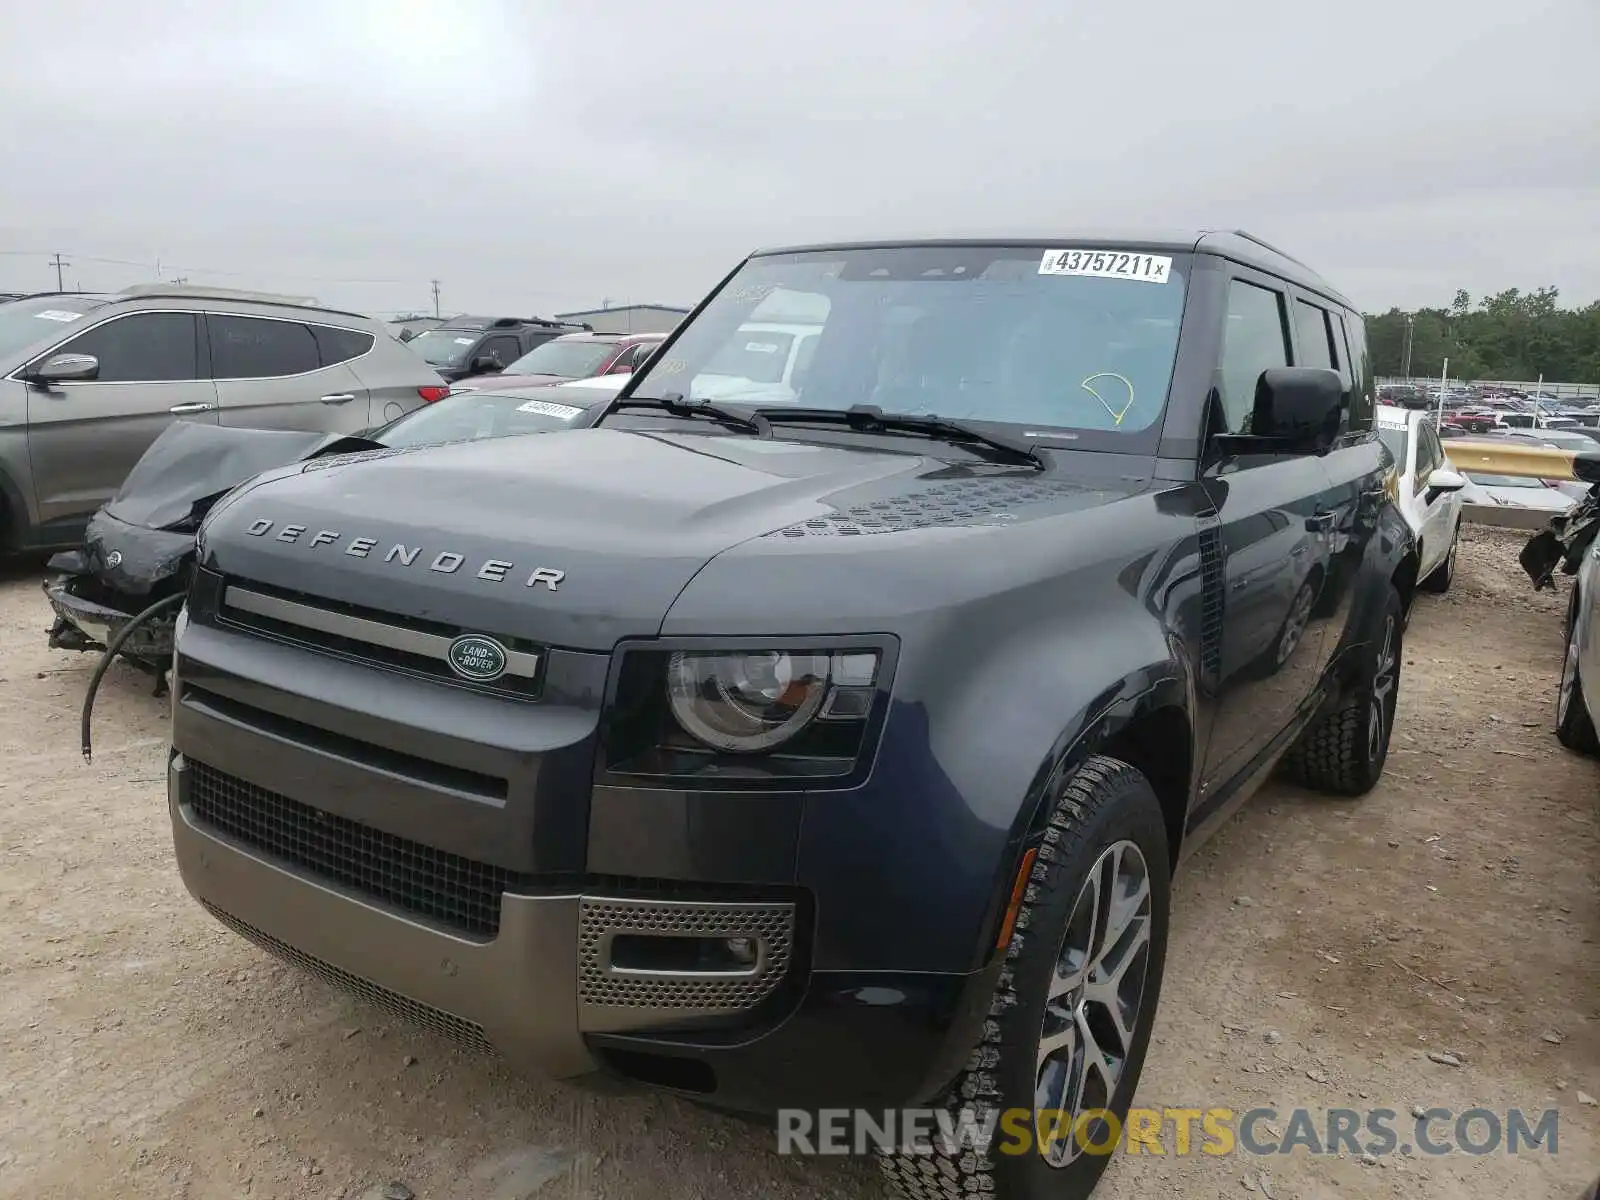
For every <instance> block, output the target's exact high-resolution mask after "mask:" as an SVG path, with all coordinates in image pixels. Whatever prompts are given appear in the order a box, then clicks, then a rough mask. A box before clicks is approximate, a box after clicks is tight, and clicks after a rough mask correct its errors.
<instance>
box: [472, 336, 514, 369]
mask: <svg viewBox="0 0 1600 1200" xmlns="http://www.w3.org/2000/svg"><path fill="white" fill-rule="evenodd" d="M485 354H487V355H492V356H493V357H495V358H498V359H499V360H500V365H501V366H502V367H509V366H510V365H511V364H512V363H514V362H516V361H517V359H519V358H521V357H522V350H521V347H519V346H518V344H517V339H516V338H514V337H506V336H500V337H492V338H490V339H489V340H488V341H486V342H484V343H483V345H481V346H479V347H478V349H477V351H476V352H475V353H474V354H473V356H472V357H473V358H479V357H482V356H483V355H485Z"/></svg>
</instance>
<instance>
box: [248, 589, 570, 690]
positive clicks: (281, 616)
mask: <svg viewBox="0 0 1600 1200" xmlns="http://www.w3.org/2000/svg"><path fill="white" fill-rule="evenodd" d="M222 604H223V607H224V608H235V609H238V610H239V611H240V612H247V613H254V614H255V615H256V616H258V617H266V618H267V619H268V620H270V621H281V622H283V624H285V625H298V626H299V627H300V628H302V629H310V630H314V631H316V632H317V633H326V634H329V635H331V636H333V637H342V638H349V639H350V640H352V641H356V642H366V643H367V644H368V645H369V646H382V647H383V648H384V649H386V650H398V651H400V652H401V653H402V654H417V655H421V656H422V657H424V658H436V659H438V660H439V661H440V662H441V663H444V664H445V665H446V666H448V665H449V663H450V657H449V651H450V643H451V641H452V639H450V638H447V637H443V636H441V635H440V634H437V633H422V632H421V631H419V630H416V629H407V628H405V627H404V626H401V625H386V624H384V623H383V622H381V621H369V620H367V619H366V618H365V617H352V616H348V615H346V614H345V613H338V612H330V611H329V610H328V609H325V608H315V607H313V606H312V605H309V604H300V603H298V602H296V601H294V600H285V599H283V598H281V597H279V596H268V595H264V594H263V593H261V592H252V591H250V590H249V589H248V588H242V587H238V586H235V585H232V584H230V585H229V586H228V587H227V588H226V589H224V591H223V594H222ZM538 667H539V656H538V655H537V654H530V653H528V652H527V651H525V650H507V651H506V670H505V673H506V674H507V675H515V676H518V677H519V678H523V679H532V678H534V677H535V675H536V674H537V673H538Z"/></svg>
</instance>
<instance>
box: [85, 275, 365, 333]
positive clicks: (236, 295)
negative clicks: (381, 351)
mask: <svg viewBox="0 0 1600 1200" xmlns="http://www.w3.org/2000/svg"><path fill="white" fill-rule="evenodd" d="M93 295H94V298H95V299H96V300H99V301H101V302H102V303H104V304H145V303H149V302H151V301H160V302H161V303H162V304H173V303H182V302H188V303H189V304H192V305H193V306H194V307H196V308H207V307H214V306H216V305H218V304H227V305H229V306H238V307H241V308H257V309H263V308H264V309H278V310H282V309H285V308H292V309H295V310H296V311H298V312H301V313H308V314H311V313H316V314H322V315H324V316H336V317H342V318H345V319H346V320H349V319H352V318H353V319H356V320H360V321H366V322H370V323H371V324H374V325H381V324H382V322H381V321H379V320H378V319H377V318H376V317H371V316H368V315H367V314H366V313H358V312H351V311H349V310H348V309H343V308H333V307H330V306H329V305H326V304H319V303H317V301H316V300H314V299H312V298H311V297H309V296H281V295H277V294H276V293H272V292H247V291H242V290H240V289H237V288H213V287H203V286H193V285H189V286H185V285H180V284H163V283H142V284H135V285H134V286H133V287H129V288H124V289H123V290H122V291H120V292H112V293H109V294H107V293H93Z"/></svg>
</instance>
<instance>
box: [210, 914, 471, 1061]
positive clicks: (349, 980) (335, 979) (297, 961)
mask: <svg viewBox="0 0 1600 1200" xmlns="http://www.w3.org/2000/svg"><path fill="white" fill-rule="evenodd" d="M200 903H201V904H204V905H205V907H206V911H207V912H209V913H210V914H211V915H212V916H213V917H215V918H216V919H217V920H219V921H221V922H222V923H223V924H224V925H226V926H227V927H228V928H229V929H231V930H233V931H234V932H235V933H237V934H238V935H239V936H240V937H242V938H246V939H248V940H249V941H252V942H254V943H255V944H256V945H257V946H260V947H261V949H263V950H265V951H266V952H267V953H268V954H271V955H274V956H276V957H278V958H281V959H282V960H283V961H284V962H286V963H288V964H289V965H290V966H294V967H299V968H300V969H301V970H302V971H305V972H307V973H308V974H310V975H314V976H316V977H317V978H318V979H320V980H322V982H323V983H326V984H328V985H329V986H331V987H335V988H338V989H339V990H340V991H343V992H349V993H351V994H352V995H355V996H358V997H360V998H361V999H362V1000H365V1001H366V1002H367V1003H368V1004H371V1005H373V1006H374V1007H376V1008H379V1009H382V1010H383V1011H384V1012H386V1013H388V1014H389V1015H390V1016H394V1017H399V1018H400V1019H401V1020H404V1021H409V1022H411V1023H412V1024H413V1025H420V1026H422V1027H423V1028H424V1029H429V1030H432V1031H433V1032H434V1033H437V1034H439V1035H441V1036H443V1037H445V1038H448V1039H449V1040H450V1041H452V1042H454V1043H455V1044H456V1045H458V1046H460V1047H461V1048H462V1049H463V1050H472V1051H475V1052H477V1053H479V1054H490V1055H492V1054H494V1052H495V1050H494V1047H493V1046H492V1045H490V1043H489V1039H488V1037H487V1036H486V1035H485V1034H484V1032H483V1026H481V1025H478V1024H476V1023H474V1022H472V1021H468V1020H466V1019H465V1018H464V1017H458V1016H456V1015H455V1014H454V1013H447V1012H445V1011H444V1010H443V1009H441V1008H434V1007H433V1006H432V1005H428V1004H423V1003H422V1002H420V1001H418V1000H413V999H411V998H410V997H409V996H402V995H401V994H400V993H399V992H391V991H390V990H389V989H388V988H386V987H380V986H379V985H378V984H376V983H373V982H372V981H371V980H370V979H363V978H362V977H361V976H359V975H352V974H351V973H350V972H349V971H344V970H341V969H340V968H338V967H336V966H334V965H333V964H332V963H328V962H323V961H322V959H320V958H317V957H316V956H315V955H312V954H307V953H306V952H305V951H303V950H296V949H295V948H294V947H293V946H291V945H289V944H288V943H287V942H282V941H279V940H278V939H277V938H275V937H273V936H272V935H271V934H270V933H263V932H262V931H261V930H259V929H257V928H256V927H255V926H254V925H250V924H247V923H246V922H244V921H241V920H239V918H238V917H235V916H233V915H232V914H231V913H225V912H223V911H222V910H221V909H220V908H218V907H217V906H216V905H214V904H210V903H207V902H206V901H204V900H202V901H200Z"/></svg>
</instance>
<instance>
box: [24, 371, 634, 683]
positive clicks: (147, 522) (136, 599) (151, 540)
mask: <svg viewBox="0 0 1600 1200" xmlns="http://www.w3.org/2000/svg"><path fill="white" fill-rule="evenodd" d="M625 382H626V379H624V378H623V377H620V376H607V377H603V378H600V379H584V380H575V381H572V382H570V383H566V384H563V385H560V386H557V387H536V388H533V389H529V390H528V391H526V392H518V391H516V390H513V389H507V390H505V391H497V392H483V393H462V394H459V395H452V396H448V397H446V398H445V399H443V400H441V401H439V402H438V403H435V404H432V405H429V406H427V407H424V408H418V409H413V410H412V411H411V412H409V413H407V414H406V415H405V416H403V417H400V418H399V419H398V420H394V421H391V422H389V423H388V424H386V425H383V426H381V427H379V428H377V429H374V430H367V431H362V432H361V433H360V434H358V435H355V436H340V435H322V434H310V433H288V432H283V431H279V430H265V429H218V428H216V427H214V426H207V425H193V424H188V423H183V424H178V425H174V426H171V427H170V428H168V429H167V430H166V432H164V433H163V434H162V435H161V436H160V437H159V438H157V439H156V441H155V443H154V444H153V445H151V447H150V449H149V450H147V451H146V452H145V453H144V455H143V456H142V457H141V458H140V459H139V461H138V462H137V463H135V464H134V468H133V470H132V471H131V472H130V473H129V475H128V478H127V480H126V481H125V482H124V483H123V486H122V488H121V490H120V491H118V493H117V495H116V496H115V497H113V498H112V500H111V501H110V502H109V503H108V504H106V505H105V507H103V508H101V509H100V511H99V512H97V513H95V514H94V516H92V517H91V518H90V519H89V524H88V528H87V530H86V532H85V536H84V544H83V547H82V548H81V549H79V550H71V551H67V552H65V553H62V554H57V555H56V556H54V557H53V558H52V559H51V560H50V563H49V568H50V575H49V577H48V578H46V580H45V583H44V591H45V596H46V598H47V599H48V600H49V602H50V607H51V608H52V609H53V610H54V611H55V621H54V623H53V624H52V625H51V626H50V634H49V643H50V647H51V648H52V649H55V650H83V651H92V652H97V653H104V652H105V651H106V650H107V648H108V646H109V645H110V644H111V643H112V642H113V641H115V640H116V639H117V638H118V637H119V636H120V635H121V634H122V632H123V630H124V629H126V628H127V627H128V626H129V624H130V623H132V622H133V621H134V620H135V619H136V618H137V617H138V615H139V614H140V613H141V612H142V611H143V610H144V609H146V608H147V607H148V606H149V605H150V604H152V603H154V602H156V601H160V600H163V599H165V598H167V597H174V596H178V595H182V594H183V593H184V592H185V591H186V590H187V589H188V587H189V584H190V582H191V575H192V573H193V569H194V537H195V531H196V530H197V529H198V528H199V525H200V522H201V520H202V519H203V518H204V517H205V515H206V513H207V512H209V511H210V509H211V506H212V505H214V504H215V503H216V502H217V501H218V500H220V499H221V498H222V497H223V496H225V495H226V494H227V493H228V492H230V491H232V490H233V489H234V488H235V487H238V486H239V485H240V484H242V483H244V482H245V481H246V480H248V479H249V478H250V477H251V476H253V475H256V474H259V473H260V472H262V471H265V470H268V469H270V468H273V467H281V466H285V465H288V464H291V463H308V462H311V461H313V460H316V459H321V458H324V457H327V456H328V455H333V454H351V453H362V452H366V451H370V450H389V449H393V450H400V449H414V448H416V447H419V446H428V445H433V444H436V443H439V442H448V441H470V440H473V439H477V438H490V437H509V436H513V435H517V434H524V433H551V432H554V431H556V430H558V429H573V428H579V427H581V426H582V425H584V424H585V423H586V422H587V421H588V420H589V419H590V418H591V417H592V416H593V415H594V414H595V413H596V412H597V410H598V409H599V408H602V407H603V406H604V405H605V403H606V402H607V401H608V400H610V399H611V397H612V396H614V395H615V394H616V393H617V391H618V390H619V389H620V388H621V387H622V385H623V384H624V383H625ZM176 617H177V610H176V606H173V607H172V608H170V609H169V610H167V611H165V612H163V613H161V614H159V615H158V617H154V618H151V619H150V620H148V621H146V622H144V623H142V624H141V626H140V627H139V628H137V629H133V630H130V631H129V636H128V637H127V639H126V640H125V641H124V642H123V643H122V645H121V648H120V653H121V655H122V656H123V657H124V658H126V659H128V660H129V661H131V662H133V663H135V664H136V665H138V666H141V667H144V668H146V669H147V670H149V671H151V672H152V673H153V674H154V675H155V676H156V680H157V686H156V690H157V693H158V694H159V693H161V692H162V691H163V690H164V687H165V675H166V671H167V668H168V667H169V666H170V665H171V660H172V630H173V624H174V622H175V620H176Z"/></svg>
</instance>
